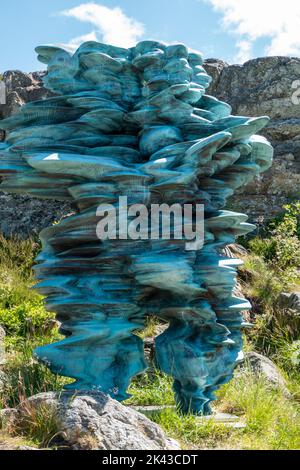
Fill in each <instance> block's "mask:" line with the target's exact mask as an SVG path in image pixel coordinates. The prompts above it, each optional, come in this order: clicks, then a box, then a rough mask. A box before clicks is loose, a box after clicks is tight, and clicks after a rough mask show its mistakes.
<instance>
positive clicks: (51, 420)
mask: <svg viewBox="0 0 300 470" xmlns="http://www.w3.org/2000/svg"><path fill="white" fill-rule="evenodd" d="M60 429H61V428H60V423H59V417H58V412H57V409H56V408H54V407H53V406H50V405H49V404H40V405H38V406H37V405H33V404H32V403H30V401H25V402H23V403H22V407H21V410H20V413H19V418H18V419H17V420H16V423H15V426H14V430H13V434H15V435H21V436H26V438H27V439H28V438H29V439H31V440H32V441H33V442H34V443H36V444H38V445H39V446H41V447H49V446H50V445H51V443H52V442H53V441H54V439H55V438H57V437H58V436H60V434H61V431H60Z"/></svg>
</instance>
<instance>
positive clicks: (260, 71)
mask: <svg viewBox="0 0 300 470" xmlns="http://www.w3.org/2000/svg"><path fill="white" fill-rule="evenodd" d="M204 66H205V68H206V71H207V72H208V73H209V74H210V75H211V76H212V78H213V81H212V83H211V85H210V88H209V89H208V93H209V94H212V95H213V96H216V97H217V98H219V99H221V100H224V101H226V102H228V103H229V104H230V105H231V106H232V109H233V113H234V114H239V115H246V116H262V115H266V114H267V115H269V116H270V117H271V122H270V124H269V125H268V127H267V128H266V129H265V130H264V131H263V134H264V135H265V136H266V137H267V138H268V139H269V140H271V143H272V145H273V146H274V148H275V161H274V164H273V166H272V168H271V169H270V170H268V171H267V172H266V173H265V174H264V175H263V176H261V177H259V178H256V179H255V181H253V182H252V183H250V184H249V185H248V186H246V187H245V188H243V189H242V190H240V191H238V192H237V193H236V194H235V196H234V197H233V198H232V199H231V201H230V205H231V208H233V209H234V210H237V211H242V212H245V213H247V214H249V216H250V220H251V221H252V222H255V223H264V221H265V220H266V219H269V218H272V217H273V216H274V215H276V214H277V213H278V211H280V209H281V207H282V206H283V205H284V204H285V203H287V202H289V201H291V200H293V199H299V198H300V58H295V57H294V58H293V57H264V58H258V59H254V60H250V61H248V62H246V63H245V64H244V65H229V64H227V63H226V62H224V61H222V60H218V59H207V60H206V62H205V64H204ZM43 76H44V72H34V73H31V74H25V73H23V72H20V71H9V72H5V73H4V75H3V79H4V82H5V83H6V87H7V103H6V105H0V118H4V117H7V116H10V115H11V114H14V113H16V112H17V111H18V109H19V108H20V106H22V105H23V104H24V103H27V102H28V101H33V100H39V99H44V98H46V97H48V96H49V92H48V91H47V90H46V89H45V88H44V87H43V84H42V79H43ZM1 135H2V139H3V138H4V133H3V132H2V133H1V124H0V140H1ZM12 207H14V208H15V209H16V211H17V213H19V212H21V213H22V214H23V215H24V218H23V217H21V219H20V217H18V216H17V217H16V218H15V220H13V218H12V214H11V208H12ZM69 212H70V207H67V206H66V207H65V206H62V204H61V203H57V202H53V203H51V204H49V202H48V201H47V202H43V201H39V202H38V204H37V206H36V203H35V202H32V199H31V198H21V197H20V198H18V197H17V198H16V197H12V196H3V195H2V196H1V197H0V215H1V217H0V220H1V225H0V230H2V231H3V232H4V233H5V234H6V235H9V233H11V232H13V233H17V234H19V235H21V236H27V234H28V233H37V232H38V231H39V230H40V229H41V228H43V227H45V226H47V225H48V224H49V221H50V222H51V221H52V220H57V219H59V218H60V216H61V214H62V213H63V214H67V213H69ZM31 214H32V216H31ZM17 218H18V220H16V219H17Z"/></svg>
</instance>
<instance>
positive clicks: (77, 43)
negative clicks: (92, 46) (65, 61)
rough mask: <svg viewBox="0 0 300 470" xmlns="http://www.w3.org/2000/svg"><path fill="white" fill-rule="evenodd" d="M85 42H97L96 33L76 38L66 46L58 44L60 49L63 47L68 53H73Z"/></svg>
mask: <svg viewBox="0 0 300 470" xmlns="http://www.w3.org/2000/svg"><path fill="white" fill-rule="evenodd" d="M87 41H98V37H97V33H96V31H91V32H90V33H88V34H84V35H83V36H77V37H76V38H73V39H71V41H69V42H68V43H67V44H60V47H63V48H64V49H66V50H68V51H69V52H75V51H76V49H78V47H79V46H80V44H82V43H83V42H87Z"/></svg>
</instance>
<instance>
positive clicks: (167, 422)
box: [130, 371, 300, 450]
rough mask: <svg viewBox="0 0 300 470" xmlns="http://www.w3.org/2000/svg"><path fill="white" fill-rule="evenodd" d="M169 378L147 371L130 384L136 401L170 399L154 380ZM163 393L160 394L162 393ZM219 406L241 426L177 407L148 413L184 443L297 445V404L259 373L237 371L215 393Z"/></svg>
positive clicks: (165, 381) (187, 445) (197, 445)
mask: <svg viewBox="0 0 300 470" xmlns="http://www.w3.org/2000/svg"><path fill="white" fill-rule="evenodd" d="M169 383H170V379H169V378H166V377H164V376H162V375H161V374H157V375H154V376H152V378H151V377H148V379H147V382H144V384H143V386H142V387H141V388H139V387H138V386H136V387H131V393H132V394H133V397H132V398H131V400H130V403H131V404H135V405H154V404H156V405H157V404H164V405H167V404H169V405H171V404H173V403H174V401H173V398H172V393H171V390H170V388H169V393H168V394H167V397H165V396H164V395H163V394H161V395H160V396H158V395H159V394H158V392H157V390H158V388H159V385H160V386H161V387H162V389H163V390H165V384H169ZM161 398H163V400H162V399H161ZM214 407H215V409H216V410H217V411H220V412H226V413H232V414H236V415H238V416H239V417H240V419H241V421H242V422H244V423H245V424H246V428H245V429H233V428H230V427H227V426H225V425H224V424H219V423H216V422H215V421H214V419H213V418H212V419H210V420H208V421H207V420H199V419H198V418H195V417H194V416H182V415H181V414H179V413H178V412H177V410H176V408H174V409H173V408H167V409H164V410H163V411H159V412H153V413H151V419H152V420H153V421H155V422H156V423H157V424H159V425H160V426H161V427H162V428H163V429H164V430H165V431H166V432H167V434H168V435H169V436H171V437H173V438H175V439H177V440H179V441H180V442H181V444H182V445H183V447H184V448H187V449H207V448H220V449H221V448H227V449H229V448H233V449H261V450H263V449H273V450H275V449H283V450H289V449H299V448H300V407H299V405H298V403H297V402H296V401H295V400H292V399H288V398H286V397H285V396H284V395H283V393H282V391H281V390H280V389H278V390H274V389H271V388H270V386H269V385H268V383H267V382H266V380H265V379H264V378H263V377H257V376H255V375H253V373H251V372H250V371H246V372H244V373H243V374H239V375H238V376H236V377H235V378H234V379H233V380H232V381H231V382H230V383H229V384H227V385H225V386H224V387H223V388H222V389H221V390H220V392H219V394H218V400H217V401H216V403H215V405H214Z"/></svg>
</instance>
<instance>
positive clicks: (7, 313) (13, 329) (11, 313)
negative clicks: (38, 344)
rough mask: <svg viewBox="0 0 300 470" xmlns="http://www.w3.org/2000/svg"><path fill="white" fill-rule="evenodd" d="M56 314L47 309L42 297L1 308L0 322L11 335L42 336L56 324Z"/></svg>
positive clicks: (24, 336)
mask: <svg viewBox="0 0 300 470" xmlns="http://www.w3.org/2000/svg"><path fill="white" fill-rule="evenodd" d="M54 319H55V315H54V314H50V313H48V312H47V311H46V310H45V307H44V304H43V301H42V299H41V298H37V299H34V300H31V301H25V302H23V303H20V304H19V305H15V306H13V307H10V308H1V309H0V324H1V325H2V326H3V327H4V329H5V331H6V333H7V334H8V335H10V336H13V335H15V336H22V337H23V338H28V337H34V336H42V335H43V334H45V333H47V332H48V331H49V330H51V329H52V328H53V326H54Z"/></svg>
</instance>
